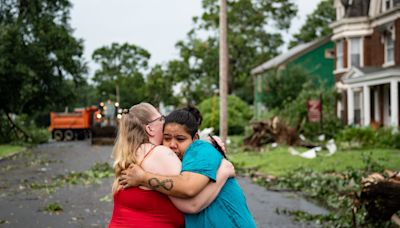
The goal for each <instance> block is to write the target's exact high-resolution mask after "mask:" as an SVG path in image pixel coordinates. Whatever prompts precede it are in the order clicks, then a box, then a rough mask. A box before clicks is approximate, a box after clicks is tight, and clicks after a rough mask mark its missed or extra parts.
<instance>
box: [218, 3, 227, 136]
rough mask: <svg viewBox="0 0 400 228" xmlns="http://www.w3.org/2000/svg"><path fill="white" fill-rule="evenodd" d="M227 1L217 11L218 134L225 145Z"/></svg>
mask: <svg viewBox="0 0 400 228" xmlns="http://www.w3.org/2000/svg"><path fill="white" fill-rule="evenodd" d="M226 1H227V0H220V11H219V97H220V103H219V110H220V113H219V134H220V136H221V139H222V141H223V142H225V143H226V139H227V136H228V105H227V104H228V102H227V99H228V73H229V70H228V69H229V61H228V20H227V6H226Z"/></svg>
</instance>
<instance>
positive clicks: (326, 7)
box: [289, 0, 336, 48]
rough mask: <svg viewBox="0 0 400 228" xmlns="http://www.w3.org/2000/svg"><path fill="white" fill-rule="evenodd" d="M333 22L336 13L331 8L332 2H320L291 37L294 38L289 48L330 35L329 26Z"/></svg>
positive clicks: (323, 0) (325, 0)
mask: <svg viewBox="0 0 400 228" xmlns="http://www.w3.org/2000/svg"><path fill="white" fill-rule="evenodd" d="M335 20H336V11H335V8H334V6H333V0H322V1H321V2H320V3H319V4H318V6H317V8H316V9H315V10H314V12H312V13H311V14H310V15H308V16H307V19H306V22H305V24H304V25H303V26H302V27H301V28H300V31H299V32H298V33H297V34H295V35H293V37H294V38H293V40H292V41H290V43H289V48H292V47H294V46H296V45H298V44H301V43H307V42H310V41H312V40H315V39H317V38H319V37H324V36H327V35H329V34H331V33H332V29H331V28H330V27H329V25H330V24H331V23H332V22H334V21H335Z"/></svg>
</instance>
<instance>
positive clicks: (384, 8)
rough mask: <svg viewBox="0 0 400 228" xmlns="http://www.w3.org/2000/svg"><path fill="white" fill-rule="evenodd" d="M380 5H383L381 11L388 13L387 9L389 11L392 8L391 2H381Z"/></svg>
mask: <svg viewBox="0 0 400 228" xmlns="http://www.w3.org/2000/svg"><path fill="white" fill-rule="evenodd" d="M382 3H383V6H382V9H383V11H388V10H389V9H391V8H392V7H393V5H392V3H393V2H392V0H383V2H382Z"/></svg>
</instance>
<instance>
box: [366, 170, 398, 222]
mask: <svg viewBox="0 0 400 228" xmlns="http://www.w3.org/2000/svg"><path fill="white" fill-rule="evenodd" d="M386 173H387V176H388V177H386V178H385V177H384V176H383V175H381V174H379V173H373V174H371V175H369V176H368V177H366V178H363V180H362V184H363V187H362V191H361V195H360V200H361V203H362V204H363V205H364V206H365V209H366V210H367V213H368V214H367V219H369V220H372V221H374V222H383V221H388V220H390V219H391V218H392V216H393V215H394V214H395V213H396V212H398V211H400V173H399V172H398V173H394V172H391V171H386Z"/></svg>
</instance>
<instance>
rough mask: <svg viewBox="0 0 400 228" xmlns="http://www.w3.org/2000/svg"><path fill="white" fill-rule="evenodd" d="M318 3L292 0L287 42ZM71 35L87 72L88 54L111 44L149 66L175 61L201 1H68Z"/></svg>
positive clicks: (199, 9) (200, 11)
mask: <svg viewBox="0 0 400 228" xmlns="http://www.w3.org/2000/svg"><path fill="white" fill-rule="evenodd" d="M320 1H321V0H295V2H297V3H298V8H299V13H298V16H297V18H295V19H294V20H293V21H292V26H291V29H290V30H289V33H287V34H284V37H285V40H286V41H288V40H290V37H291V34H293V33H296V32H297V31H298V30H299V28H300V27H301V25H303V23H304V21H305V18H306V15H307V14H309V13H311V12H312V11H313V10H314V9H315V8H316V6H317V4H318V3H319V2H320ZM72 4H73V8H72V11H71V25H72V28H73V29H75V32H74V35H75V36H76V37H78V38H82V39H84V46H85V59H86V61H88V62H89V67H90V68H91V71H93V68H95V67H96V65H95V64H93V63H92V62H91V54H92V52H93V51H94V50H95V49H96V48H99V47H101V46H104V45H110V44H111V43H112V42H117V43H123V42H128V43H131V44H135V45H138V46H140V47H142V48H144V49H146V50H148V51H149V52H150V53H151V55H152V56H151V59H150V64H151V65H154V64H156V63H165V62H167V61H168V60H171V59H173V58H177V57H178V51H177V50H176V49H175V43H176V42H177V41H179V40H183V39H185V38H186V33H187V32H188V31H189V30H190V29H191V28H192V27H193V25H192V17H193V16H199V15H201V13H202V8H201V0H114V1H106V0H72Z"/></svg>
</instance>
